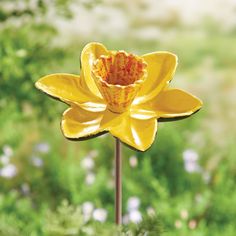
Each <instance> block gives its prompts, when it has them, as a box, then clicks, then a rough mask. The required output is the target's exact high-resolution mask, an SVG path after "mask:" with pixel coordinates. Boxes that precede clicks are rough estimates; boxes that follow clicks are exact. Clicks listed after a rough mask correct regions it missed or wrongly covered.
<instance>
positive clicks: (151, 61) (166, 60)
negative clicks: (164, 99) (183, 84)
mask: <svg viewBox="0 0 236 236" xmlns="http://www.w3.org/2000/svg"><path fill="white" fill-rule="evenodd" d="M142 58H143V59H144V60H145V62H146V63H147V73H148V75H147V79H146V81H145V82H144V84H143V85H142V88H141V90H140V91H139V93H138V95H137V98H136V99H135V101H134V104H138V103H142V102H146V101H148V100H150V99H152V98H153V97H155V96H156V95H157V94H158V93H159V92H160V91H161V90H162V89H163V88H164V87H165V86H166V85H167V84H168V82H169V81H170V80H171V79H172V77H173V75H174V73H175V70H176V67H177V56H176V55H174V54H172V53H169V52H154V53H149V54H145V55H143V56H142Z"/></svg>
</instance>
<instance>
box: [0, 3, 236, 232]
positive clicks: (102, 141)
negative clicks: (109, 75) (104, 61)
mask: <svg viewBox="0 0 236 236" xmlns="http://www.w3.org/2000/svg"><path fill="white" fill-rule="evenodd" d="M4 2H7V1H1V4H2V3H4ZM16 2H17V1H16ZM25 2H26V3H27V4H28V3H29V2H30V1H25ZM52 2H53V4H54V8H55V9H57V12H58V14H60V15H62V16H63V17H71V14H72V13H71V11H70V7H69V6H70V4H71V3H72V2H73V1H69V0H68V1H59V0H58V1H52ZM83 2H85V3H83V5H84V6H85V7H86V8H89V9H90V8H91V9H92V8H93V7H94V6H95V5H96V4H101V1H87V2H86V1H83ZM27 4H26V8H23V9H22V10H19V9H12V10H8V11H6V10H4V9H5V8H4V7H3V5H0V21H1V28H0V134H1V135H0V175H1V176H0V235H2V236H28V235H29V236H41V235H46V236H47V235H48V236H53V235H65V236H66V235H104V236H105V235H115V232H116V231H117V228H116V227H115V226H114V225H112V222H113V220H114V219H113V215H114V209H113V204H114V197H113V195H114V185H113V162H112V160H113V140H112V138H111V137H110V136H107V135H104V136H101V137H99V138H96V139H94V140H88V141H86V142H79V143H74V142H69V141H66V140H65V139H64V138H63V137H62V135H60V128H59V122H60V116H61V113H62V112H63V111H64V109H65V108H66V105H65V104H61V103H59V102H57V101H54V100H52V99H49V98H48V97H46V96H44V95H43V94H40V92H39V91H37V90H36V89H35V87H34V82H35V81H36V80H37V79H38V78H40V77H41V76H43V75H45V74H48V73H53V72H62V71H64V72H69V73H78V74H79V52H80V51H81V49H82V46H83V45H84V43H85V41H86V40H85V39H84V38H83V37H81V38H80V39H78V40H76V43H71V44H70V45H66V46H64V45H63V46H62V45H60V44H59V43H57V38H58V37H59V34H58V32H57V29H56V28H55V27H54V26H53V25H51V24H50V23H48V22H44V21H40V22H38V21H37V20H36V18H37V16H38V15H40V17H42V16H44V15H45V14H46V13H47V12H48V6H47V1H43V0H39V1H36V5H35V8H33V10H32V8H30V5H29V7H28V5H27ZM81 4H82V3H81ZM25 16H27V18H26V19H24V17H25ZM22 18H23V19H24V21H25V22H24V24H22V25H20V26H19V25H17V24H14V23H12V22H11V20H12V19H19V20H20V19H22ZM42 18H43V17H42ZM164 27H167V26H164ZM168 27H170V26H168ZM178 27H179V26H178ZM178 29H179V33H176V34H177V36H178V37H175V38H171V37H170V39H169V40H149V41H143V40H141V39H135V38H133V37H132V36H130V35H128V34H127V35H124V38H123V39H122V40H121V39H115V38H106V37H104V38H103V42H104V44H106V45H107V46H108V48H114V49H121V48H123V49H125V50H131V51H132V50H135V51H138V52H140V53H145V52H148V51H153V50H155V49H156V48H159V49H162V50H169V51H174V52H175V53H177V54H178V55H179V57H180V58H181V60H180V65H179V69H178V71H177V77H178V79H179V80H180V81H182V82H178V80H177V81H173V83H174V85H177V86H178V85H181V86H183V85H185V87H186V88H189V87H190V88H191V89H192V90H195V91H196V92H198V94H200V95H201V97H202V98H203V100H204V110H203V111H201V112H200V113H198V114H196V115H195V116H194V117H192V118H189V119H188V120H182V121H179V122H176V123H166V124H162V123H161V124H160V125H159V130H158V135H157V136H158V138H157V140H156V141H155V143H154V144H153V146H152V148H150V150H148V151H147V152H145V153H136V152H134V151H132V150H129V149H127V148H126V147H124V150H123V151H124V155H123V156H124V170H123V174H124V176H123V190H124V191H123V203H124V205H123V212H124V216H127V215H129V213H130V212H129V210H128V208H127V204H128V202H129V199H130V197H131V196H135V197H136V198H138V199H140V207H139V209H138V211H139V212H141V213H142V216H143V217H144V218H143V221H142V222H140V223H139V224H132V223H128V224H127V225H126V226H125V227H124V229H123V234H124V235H132V236H133V235H134V236H135V235H139V236H142V235H143V236H144V235H150V236H151V235H153V236H154V235H155V236H158V235H159V234H160V235H166V236H174V235H175V236H203V235H204V236H212V235H214V236H223V235H225V236H234V235H235V231H236V226H235V222H236V190H235V183H236V167H235V155H236V149H235V147H234V142H233V141H232V140H235V139H232V138H235V135H234V134H229V135H228V136H227V135H225V134H226V132H227V133H230V132H229V131H232V130H233V128H234V127H233V126H232V121H231V122H229V121H226V119H227V115H229V114H231V113H230V112H227V111H231V110H232V105H231V103H230V102H231V101H233V100H234V99H233V98H234V97H232V98H231V100H230V101H228V100H227V98H228V97H226V95H228V94H230V92H231V90H230V89H231V88H233V87H234V86H235V82H234V80H233V78H234V75H235V63H234V62H235V56H236V54H235V50H231V49H232V45H233V42H235V32H230V33H227V34H222V32H221V31H220V30H219V29H218V28H217V27H216V26H212V25H210V26H208V25H206V29H205V30H206V32H207V33H206V32H205V35H204V40H199V36H198V35H194V34H193V35H191V34H190V33H189V32H188V29H187V30H186V31H184V30H183V29H181V28H178ZM212 35H214V37H212ZM65 37H66V36H65ZM94 37H95V36H94ZM226 51H227V54H226ZM185 78H188V79H185ZM218 78H219V79H218ZM181 83H182V84H181ZM234 88H235V87H234ZM232 104H233V103H232ZM222 107H224V112H223V113H222V112H221V111H220V112H219V111H218V110H220V109H221V108H222ZM219 120H220V122H222V120H223V121H224V122H222V123H219ZM211 124H214V126H211ZM219 127H220V128H221V129H222V130H218V129H217V128H219ZM215 131H217V132H220V133H214V132H215ZM216 134H217V135H218V136H217V135H216ZM219 135H220V136H219ZM42 143H43V145H44V146H43V145H42ZM39 145H41V146H43V147H44V149H43V148H42V147H41V148H39ZM9 147H10V150H12V151H9ZM45 148H46V149H45ZM186 150H194V151H195V153H197V155H199V160H198V161H199V163H198V164H199V166H200V167H201V169H200V171H192V172H191V171H187V169H186V167H185V164H186V163H185V160H184V159H183V153H184V152H185V151H186ZM9 152H12V153H10V154H9ZM88 159H89V160H90V161H91V160H93V162H94V166H93V168H91V169H89V170H88V169H86V168H84V167H83V164H82V163H83V162H84V161H87V160H88ZM195 164H196V163H195ZM5 167H8V172H7V173H8V174H7V173H6V169H4V168H5ZM14 168H16V169H14ZM9 169H10V171H9ZM4 170H5V172H4ZM9 173H10V176H9ZM64 199H66V200H64ZM85 202H90V203H92V204H93V207H94V208H96V209H98V208H104V209H106V211H107V214H108V215H107V222H106V223H98V222H95V221H94V220H93V217H92V216H91V219H90V220H89V221H88V222H84V219H83V212H82V206H83V204H84V203H85ZM150 212H151V213H150ZM150 215H152V217H150ZM153 215H156V216H155V217H154V216H153ZM160 220H161V221H162V224H161V223H160ZM162 228H164V233H163V229H162ZM145 232H148V234H145Z"/></svg>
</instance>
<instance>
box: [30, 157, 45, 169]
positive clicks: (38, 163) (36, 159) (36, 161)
mask: <svg viewBox="0 0 236 236" xmlns="http://www.w3.org/2000/svg"><path fill="white" fill-rule="evenodd" d="M31 161H32V164H33V165H34V166H35V167H42V166H43V160H42V159H41V158H40V157H37V156H32V157H31Z"/></svg>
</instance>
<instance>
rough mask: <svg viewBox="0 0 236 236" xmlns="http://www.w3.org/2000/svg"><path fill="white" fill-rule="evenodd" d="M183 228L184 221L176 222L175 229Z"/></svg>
mask: <svg viewBox="0 0 236 236" xmlns="http://www.w3.org/2000/svg"><path fill="white" fill-rule="evenodd" d="M182 226H183V224H182V221H180V220H176V221H175V228H176V229H180V228H182Z"/></svg>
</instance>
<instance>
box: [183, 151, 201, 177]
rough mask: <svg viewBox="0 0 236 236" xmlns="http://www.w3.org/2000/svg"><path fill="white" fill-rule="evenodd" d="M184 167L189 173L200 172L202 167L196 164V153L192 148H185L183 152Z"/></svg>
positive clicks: (197, 157)
mask: <svg viewBox="0 0 236 236" xmlns="http://www.w3.org/2000/svg"><path fill="white" fill-rule="evenodd" d="M183 159H184V168H185V170H186V171H187V172H189V173H194V172H195V173H196V172H201V170H202V168H201V166H200V165H199V164H198V159H199V156H198V153H197V152H195V151H194V150H192V149H187V150H185V151H184V152H183Z"/></svg>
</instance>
